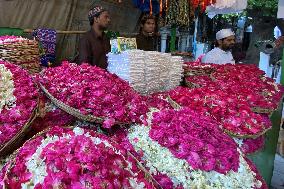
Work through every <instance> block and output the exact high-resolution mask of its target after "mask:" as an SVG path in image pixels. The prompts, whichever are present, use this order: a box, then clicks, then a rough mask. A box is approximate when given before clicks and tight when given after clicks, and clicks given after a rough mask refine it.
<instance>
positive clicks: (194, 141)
mask: <svg viewBox="0 0 284 189" xmlns="http://www.w3.org/2000/svg"><path fill="white" fill-rule="evenodd" d="M145 2H147V1H145ZM149 2H150V4H149V5H150V7H149V8H150V12H151V13H152V12H155V11H157V10H156V9H155V8H154V7H152V1H151V0H150V1H149ZM180 2H181V4H179V5H178V6H177V1H169V2H168V1H161V3H160V4H158V5H159V10H158V11H157V13H158V14H163V13H164V11H168V10H169V12H168V13H167V14H166V23H167V24H173V25H176V24H180V25H188V24H189V22H190V20H189V18H190V13H193V12H189V11H188V10H189V9H198V10H199V11H205V10H206V7H207V6H208V5H210V6H211V8H212V9H214V10H215V11H217V9H221V8H222V4H220V1H218V0H217V1H216V2H215V1H190V4H188V1H180ZM236 2H237V1H234V3H235V4H234V3H233V4H232V5H236ZM214 3H215V4H214ZM189 5H190V6H189ZM232 5H228V4H226V5H224V7H226V8H230V6H232ZM236 6H237V5H236ZM239 6H243V4H242V5H239ZM144 8H145V7H144ZM207 8H208V7H207ZM176 10H178V14H175V11H176ZM234 10H236V9H234ZM191 11H193V10H191ZM185 12H186V13H187V14H184V13H185ZM193 15H194V14H193ZM181 16H182V17H181ZM175 31H176V30H175V26H174V27H173V28H172V33H174V32H175ZM33 32H34V36H35V37H36V39H37V41H36V40H29V39H25V38H21V37H13V36H12V37H11V36H5V37H0V53H2V54H1V57H2V60H1V61H0V87H1V88H0V113H1V114H0V157H1V171H0V188H12V189H17V188H51V187H56V188H66V189H67V188H133V189H134V188H135V189H136V188H138V189H144V188H149V189H152V188H157V189H158V188H165V189H172V188H174V189H183V188H184V189H187V188H188V189H192V188H198V189H199V188H212V189H213V188H216V189H223V188H228V189H235V188H243V189H268V188H269V186H270V180H271V177H272V172H273V162H274V156H275V152H276V144H277V138H278V132H279V126H280V118H281V116H280V115H281V112H282V105H281V102H282V100H283V99H282V98H283V94H284V87H283V86H282V85H280V84H276V83H275V81H274V80H273V79H271V78H268V77H266V76H265V73H264V72H263V71H261V70H260V69H259V68H258V67H257V66H255V65H245V64H236V65H233V64H225V65H214V64H205V63H200V62H184V61H183V59H182V57H180V56H176V55H177V54H175V55H173V54H170V53H163V52H155V51H142V50H137V49H132V48H133V46H131V45H129V46H131V48H129V49H127V48H126V49H124V50H125V51H121V49H120V51H119V52H118V51H114V52H110V53H109V54H108V55H107V56H108V67H107V69H106V70H105V69H102V68H99V67H96V66H91V65H89V64H87V63H83V64H81V65H78V64H75V63H72V62H68V61H63V62H62V63H61V65H60V66H57V67H49V65H48V62H52V60H54V56H55V47H56V34H57V33H56V30H43V29H38V30H35V31H33ZM57 32H58V31H57ZM61 32H62V31H61ZM79 32H80V31H79ZM174 38H175V37H174V35H173V36H172V40H173V41H172V42H174ZM38 41H39V42H40V44H41V46H40V48H39V47H38V45H37V43H38ZM195 42H196V41H195ZM125 45H126V47H128V46H127V44H125ZM134 46H135V45H134ZM42 48H43V49H45V51H44V52H45V53H39V52H40V50H39V49H42ZM173 48H174V47H173ZM39 61H41V62H44V63H45V64H40V63H39ZM42 65H44V66H42Z"/></svg>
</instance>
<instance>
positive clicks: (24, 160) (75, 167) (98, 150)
mask: <svg viewBox="0 0 284 189" xmlns="http://www.w3.org/2000/svg"><path fill="white" fill-rule="evenodd" d="M35 146H36V147H37V148H35ZM136 163H137V162H136V161H135V160H134V159H133V158H132V157H131V156H128V155H127V153H126V152H125V151H124V150H120V147H119V146H117V145H115V144H112V143H111V142H110V141H109V140H108V139H107V138H106V137H105V136H104V135H101V134H98V133H95V132H92V131H88V130H84V129H80V128H74V129H63V128H58V127H54V128H53V129H51V130H50V131H48V132H46V133H43V134H41V135H38V136H37V137H35V138H33V139H31V140H29V141H28V142H26V143H25V145H24V146H23V147H21V148H20V149H19V150H18V152H17V153H16V155H15V157H14V158H13V159H12V160H10V162H8V164H7V165H6V167H5V168H4V169H2V172H1V174H0V175H5V177H4V178H3V180H2V182H1V183H2V184H5V186H6V187H9V188H50V187H57V188H98V189H99V188H102V189H103V188H133V189H134V188H135V189H144V188H149V189H151V188H155V187H154V185H153V183H151V178H149V179H145V173H144V172H143V171H141V170H140V168H139V167H138V166H137V165H136ZM2 186H3V185H2Z"/></svg>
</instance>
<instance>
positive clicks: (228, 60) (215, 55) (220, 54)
mask: <svg viewBox="0 0 284 189" xmlns="http://www.w3.org/2000/svg"><path fill="white" fill-rule="evenodd" d="M202 63H212V64H235V60H234V58H233V55H232V53H231V52H230V51H227V52H226V51H223V50H222V49H220V48H218V47H215V48H214V49H212V50H211V51H209V52H208V53H207V54H206V55H205V56H204V57H203V58H202Z"/></svg>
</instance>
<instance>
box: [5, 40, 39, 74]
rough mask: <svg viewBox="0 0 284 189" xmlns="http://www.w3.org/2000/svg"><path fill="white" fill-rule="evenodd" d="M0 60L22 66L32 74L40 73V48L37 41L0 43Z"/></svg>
mask: <svg viewBox="0 0 284 189" xmlns="http://www.w3.org/2000/svg"><path fill="white" fill-rule="evenodd" d="M22 39H23V38H22ZM0 59H2V60H4V61H7V62H10V63H13V64H16V65H18V66H21V67H22V68H24V69H26V70H28V71H29V73H30V74H34V73H39V72H40V59H39V46H38V42H37V41H36V40H29V39H23V40H21V41H10V42H5V43H0Z"/></svg>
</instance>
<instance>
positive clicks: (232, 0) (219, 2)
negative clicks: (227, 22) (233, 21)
mask: <svg viewBox="0 0 284 189" xmlns="http://www.w3.org/2000/svg"><path fill="white" fill-rule="evenodd" d="M246 8H247V0H216V3H215V4H212V5H210V6H207V8H206V12H207V13H208V16H209V17H210V18H213V17H214V16H216V15H217V14H231V13H238V12H241V11H243V10H244V9H246Z"/></svg>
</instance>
